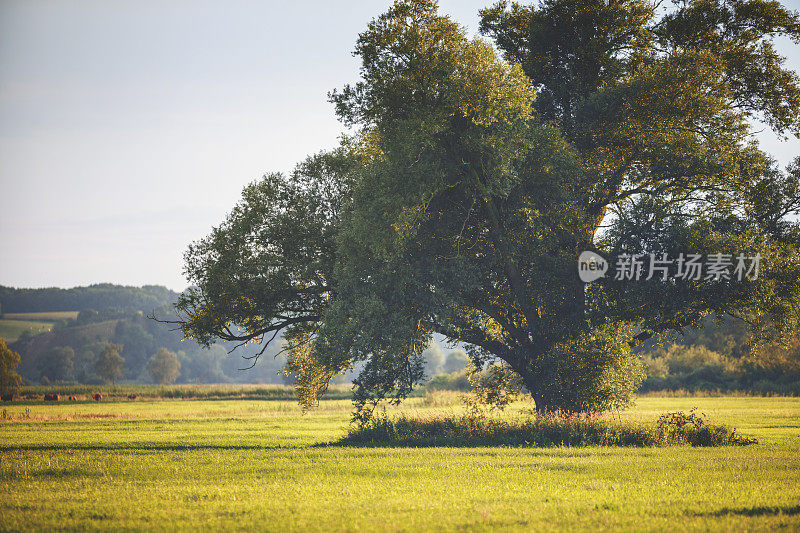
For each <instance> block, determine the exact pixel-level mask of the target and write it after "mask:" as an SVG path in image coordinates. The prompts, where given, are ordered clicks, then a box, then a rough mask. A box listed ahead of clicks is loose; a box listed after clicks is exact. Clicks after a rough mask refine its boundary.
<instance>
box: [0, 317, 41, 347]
mask: <svg viewBox="0 0 800 533" xmlns="http://www.w3.org/2000/svg"><path fill="white" fill-rule="evenodd" d="M52 329H53V324H52V323H50V322H31V321H26V320H5V319H2V320H0V337H3V338H4V339H5V340H6V342H15V341H16V340H18V339H19V338H20V336H21V335H22V334H23V333H24V332H25V331H31V332H32V333H33V334H35V335H38V334H39V333H46V332H48V331H50V330H52Z"/></svg>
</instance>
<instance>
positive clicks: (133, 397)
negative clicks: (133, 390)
mask: <svg viewBox="0 0 800 533" xmlns="http://www.w3.org/2000/svg"><path fill="white" fill-rule="evenodd" d="M128 399H129V400H135V399H136V395H135V394H128Z"/></svg>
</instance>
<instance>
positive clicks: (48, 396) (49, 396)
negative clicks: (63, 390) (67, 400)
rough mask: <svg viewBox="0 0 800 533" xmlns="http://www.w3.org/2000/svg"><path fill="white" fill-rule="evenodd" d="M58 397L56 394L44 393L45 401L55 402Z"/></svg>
mask: <svg viewBox="0 0 800 533" xmlns="http://www.w3.org/2000/svg"><path fill="white" fill-rule="evenodd" d="M58 399H59V396H58V394H45V395H44V401H46V402H57V401H58Z"/></svg>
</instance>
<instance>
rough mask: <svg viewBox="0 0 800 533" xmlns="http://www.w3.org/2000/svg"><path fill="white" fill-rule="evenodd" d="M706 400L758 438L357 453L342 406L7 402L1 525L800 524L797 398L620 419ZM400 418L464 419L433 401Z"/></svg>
mask: <svg viewBox="0 0 800 533" xmlns="http://www.w3.org/2000/svg"><path fill="white" fill-rule="evenodd" d="M694 406H696V407H698V410H699V411H702V412H705V413H706V414H707V415H708V416H709V417H710V418H712V419H713V420H714V421H719V422H724V423H728V424H730V425H733V426H736V427H737V428H739V429H740V430H741V432H743V433H746V434H748V435H752V436H754V437H756V438H758V439H759V440H760V442H761V443H760V444H758V445H756V446H748V447H721V448H691V447H669V448H625V447H581V448H570V447H551V448H536V447H486V446H480V447H459V448H453V447H427V448H415V447H367V448H363V447H362V448H354V447H348V446H342V445H340V444H338V442H339V441H340V439H341V438H342V437H343V436H345V435H346V433H347V430H348V421H349V417H350V407H351V406H350V403H349V402H348V401H346V400H333V401H323V402H322V403H321V405H320V409H319V410H317V411H314V412H311V413H309V414H307V415H302V414H301V412H300V409H299V407H298V406H297V404H296V403H295V402H291V401H250V400H217V401H178V400H152V401H151V400H146V401H138V400H137V401H119V402H100V403H93V402H85V403H78V404H68V403H58V404H43V403H25V404H10V405H5V406H2V407H0V409H4V410H5V411H4V415H5V419H4V420H0V494H1V496H0V529H2V530H65V529H66V530H109V529H117V530H118V529H156V530H196V529H208V530H218V529H222V530H225V529H247V530H269V531H306V530H314V531H331V530H332V531H342V530H360V531H376V530H378V531H416V530H445V531H457V530H464V529H468V530H469V529H489V528H495V529H497V528H499V529H506V530H520V531H530V530H552V529H557V530H566V531H571V530H575V529H578V528H583V529H585V528H589V529H609V528H622V529H631V530H633V529H635V530H653V531H656V530H660V531H663V530H670V531H675V530H706V529H722V530H772V529H776V528H777V529H781V528H783V529H790V530H791V529H797V528H798V527H800V511H798V505H799V504H800V488H798V484H797V479H798V478H799V477H800V399H796V398H655V397H647V398H642V399H640V400H639V401H638V403H637V406H636V408H634V409H632V410H629V411H625V412H622V413H620V414H619V419H621V420H622V421H626V420H636V421H642V422H654V421H655V419H656V418H657V417H658V415H659V414H661V413H663V412H665V411H676V410H684V411H685V410H689V409H690V408H692V407H694ZM529 407H530V406H529V405H528V404H525V403H519V404H515V405H513V406H512V407H511V409H510V413H509V415H508V416H516V415H515V413H520V412H522V411H523V410H525V409H528V408H529ZM396 412H402V413H406V414H408V415H409V416H412V415H413V416H417V415H420V416H436V415H443V414H447V413H458V412H463V407H462V406H461V405H460V404H459V403H458V395H457V394H449V395H448V393H437V396H434V397H430V398H414V399H411V400H409V401H408V402H406V404H404V405H403V406H402V407H401V408H399V409H398V410H396V409H389V414H390V415H394V414H395V413H396Z"/></svg>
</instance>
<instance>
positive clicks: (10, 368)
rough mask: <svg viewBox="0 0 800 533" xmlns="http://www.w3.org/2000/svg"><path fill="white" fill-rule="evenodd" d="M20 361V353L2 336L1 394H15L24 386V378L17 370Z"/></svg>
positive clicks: (0, 349)
mask: <svg viewBox="0 0 800 533" xmlns="http://www.w3.org/2000/svg"><path fill="white" fill-rule="evenodd" d="M19 361H20V356H19V354H18V353H17V352H15V351H13V350H12V349H11V348H9V347H8V346H6V340H5V339H4V338H3V337H0V394H3V395H6V394H13V393H15V392H17V391H18V390H19V388H20V387H21V386H22V378H21V377H20V375H19V374H17V371H16V368H17V365H18V364H19Z"/></svg>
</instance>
